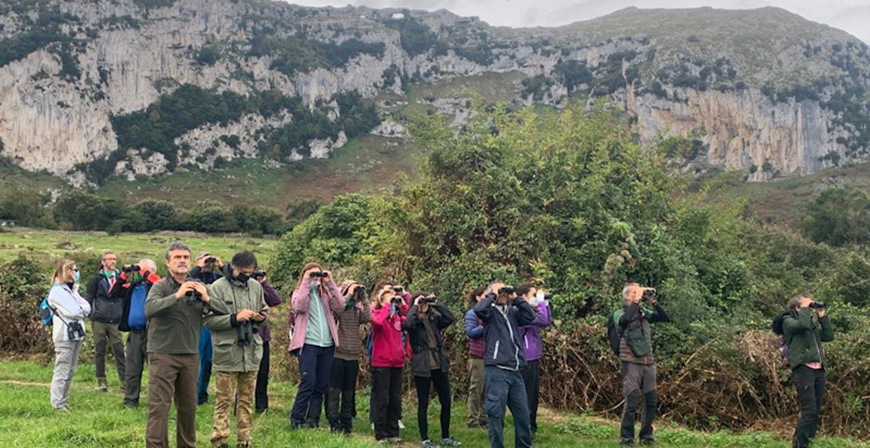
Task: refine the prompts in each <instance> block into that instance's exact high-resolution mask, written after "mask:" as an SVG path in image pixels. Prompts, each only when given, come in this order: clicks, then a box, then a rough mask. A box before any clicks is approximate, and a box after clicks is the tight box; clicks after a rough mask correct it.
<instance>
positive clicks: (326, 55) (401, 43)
mask: <svg viewBox="0 0 870 448" xmlns="http://www.w3.org/2000/svg"><path fill="white" fill-rule="evenodd" d="M143 5H148V6H147V7H146V6H143ZM29 8H30V9H28V7H27V6H24V5H19V6H0V25H2V27H0V38H2V39H3V41H2V42H0V45H6V46H8V47H9V48H12V49H13V50H14V51H12V52H10V53H14V54H15V56H14V57H8V58H7V60H0V138H2V141H3V143H4V150H3V153H2V155H3V156H5V157H8V158H10V159H11V160H13V161H14V162H15V163H17V164H19V165H20V166H22V167H24V168H26V169H28V170H47V171H50V172H52V173H54V174H57V175H60V176H66V177H67V178H68V179H70V180H72V181H73V182H74V183H76V184H79V185H81V184H85V183H89V182H99V181H100V180H101V179H99V176H106V175H119V176H123V177H126V178H129V179H133V178H135V177H136V176H137V175H154V174H162V173H165V172H167V171H172V170H175V169H183V168H184V167H185V166H191V165H197V166H199V167H202V168H206V169H208V168H210V167H213V166H214V165H215V164H216V163H219V161H220V160H224V161H225V160H230V159H233V158H236V157H270V158H272V159H274V160H275V161H276V163H289V162H292V161H294V160H298V159H300V158H304V157H325V156H327V155H328V154H329V153H330V152H331V150H332V149H334V148H335V147H338V146H341V145H343V144H344V142H346V141H347V135H346V131H349V129H346V128H345V126H347V125H346V124H344V123H342V121H341V117H342V114H345V113H346V112H348V111H345V110H341V109H342V106H340V105H339V103H336V102H334V101H333V99H334V98H335V97H336V95H338V94H342V93H347V92H358V93H359V94H360V95H361V96H362V97H363V98H374V97H376V96H378V95H380V94H381V93H383V92H390V93H392V94H397V95H402V94H403V87H406V86H407V85H408V84H409V83H416V82H426V81H431V80H436V79H442V78H451V77H462V76H474V75H479V74H481V73H485V72H492V71H495V72H507V71H519V72H522V73H524V74H526V75H527V76H528V80H527V82H525V83H524V86H523V92H522V93H521V94H520V95H518V97H517V100H518V101H519V100H525V101H527V102H543V103H550V104H554V105H558V106H561V105H564V104H565V103H566V101H567V100H568V99H569V98H588V99H589V101H590V103H591V102H592V101H594V99H595V98H598V97H608V98H609V100H610V102H611V103H613V104H615V105H618V106H620V107H624V108H625V109H626V110H627V111H628V112H629V113H630V114H632V115H633V116H635V117H636V126H637V130H638V133H639V134H640V135H641V137H642V138H644V139H649V138H652V137H654V136H656V135H658V134H667V135H692V136H693V137H692V138H695V139H697V140H700V145H701V146H702V148H700V150H699V151H698V154H696V155H697V156H698V157H699V158H700V159H703V160H704V161H705V162H706V163H708V164H710V165H714V166H719V167H723V168H726V169H745V170H748V172H749V175H748V178H749V179H751V180H765V179H770V178H773V177H775V176H779V175H803V174H808V173H812V172H815V171H817V170H819V169H821V168H824V167H826V166H832V165H836V164H840V163H845V162H848V161H852V160H861V159H863V158H864V157H866V156H867V151H868V149H870V148H868V146H870V144H868V139H867V137H866V135H868V134H870V125H868V122H870V120H868V119H867V117H870V111H868V106H867V104H868V101H867V98H866V95H865V93H864V88H865V87H867V86H868V85H870V81H868V79H870V75H868V71H867V67H870V56H868V55H867V47H866V45H864V44H861V43H858V42H857V41H856V40H854V39H853V38H851V37H849V36H848V35H845V33H839V32H835V30H834V31H830V30H827V31H825V32H824V33H818V37H817V38H816V39H811V38H806V37H805V36H803V35H802V36H799V37H795V38H794V39H792V40H788V39H785V38H783V39H784V41H780V42H778V43H776V44H775V45H773V44H771V45H772V48H773V47H776V48H778V49H779V51H781V54H787V55H789V57H790V58H792V59H790V61H791V62H790V63H789V64H788V66H789V67H791V69H794V67H799V68H801V67H803V68H804V69H805V70H804V69H802V70H803V71H804V72H806V73H808V75H807V76H808V77H805V78H801V79H802V81H789V80H788V79H786V78H785V77H784V76H785V75H783V77H780V76H779V74H778V73H779V72H777V69H776V68H775V67H774V68H771V70H770V71H769V72H759V71H758V70H757V69H755V67H756V66H757V64H756V63H754V60H753V59H752V58H751V57H749V56H747V55H746V54H743V53H740V51H745V50H739V49H735V48H738V46H733V47H731V48H730V49H717V52H716V54H715V55H714V56H716V57H715V58H714V57H712V56H710V55H707V56H706V57H705V55H704V54H702V53H698V52H693V51H692V50H685V51H680V49H679V48H677V46H676V44H674V42H673V41H672V40H669V39H668V36H667V35H660V34H655V33H656V32H654V31H645V30H638V29H633V30H630V31H625V30H620V29H619V26H618V24H619V23H621V22H619V21H615V20H616V19H615V18H614V17H608V18H605V19H603V20H602V23H609V24H610V25H609V27H610V29H612V30H613V33H612V35H611V36H607V33H606V29H607V27H605V31H601V30H599V28H600V26H598V25H596V24H594V23H591V24H587V25H583V24H581V25H579V26H572V27H569V28H563V29H554V30H506V29H498V28H490V27H488V26H487V25H486V24H483V23H479V22H476V21H475V20H473V19H466V18H460V17H457V16H455V15H452V14H449V13H446V12H438V13H418V12H407V11H406V13H407V15H408V17H407V18H406V19H403V20H399V21H396V20H393V19H391V16H392V13H393V12H394V11H392V10H380V11H379V10H372V9H368V8H352V7H348V8H341V9H334V8H329V9H316V8H301V7H296V6H292V5H288V4H283V3H268V2H259V1H254V0H179V1H172V0H150V1H148V2H142V1H139V0H115V1H108V0H105V1H102V0H101V1H96V2H84V1H73V2H61V1H56V2H52V1H47V2H43V3H37V4H35V6H32V7H29ZM781 13H782V14H785V13H784V12H781ZM635 14H636V12H627V13H624V17H623V16H620V17H622V18H621V19H620V20H625V21H628V22H630V21H631V20H629V19H633V18H634V15H635ZM760 15H761V14H760ZM43 19H45V20H43ZM774 20H779V19H776V18H774ZM599 25H600V24H599ZM804 26H805V27H807V28H812V27H813V26H817V27H818V26H820V25H816V24H809V22H806V24H804ZM412 37H413V39H411V38H412ZM693 37H694V36H689V37H688V38H687V41H686V42H683V44H684V45H689V46H691V45H690V44H691V43H692V41H693ZM694 39H695V40H696V41H697V39H699V38H698V37H694ZM421 42H422V44H421ZM780 47H781V48H780ZM759 51H761V52H764V51H765V49H764V48H763V47H760V48H754V49H753V52H759ZM794 55H797V56H794ZM744 56H745V57H744ZM801 57H803V58H804V60H803V61H801V60H798V59H800V58H801ZM795 60H797V62H795ZM300 61H302V62H300ZM294 64H295V65H294ZM300 64H301V65H300ZM750 67H752V68H750ZM820 67H821V68H820ZM771 73H772V74H771ZM817 73H824V74H825V76H820V75H816V74H817ZM810 75H812V76H810ZM818 80H827V81H826V82H817V81H818ZM813 82H817V83H816V84H807V83H813ZM183 85H195V86H199V87H202V88H204V89H209V92H213V95H220V94H222V92H232V93H235V94H238V96H240V97H243V98H253V97H255V96H256V95H260V94H261V93H262V92H266V91H269V92H272V94H273V95H275V94H277V95H280V96H282V97H284V98H298V99H299V100H300V101H301V102H302V104H304V105H305V107H306V108H308V109H309V110H311V111H315V112H317V111H321V112H322V113H323V114H324V115H326V116H328V117H329V120H330V121H332V122H333V123H335V126H332V127H331V128H334V129H331V130H330V131H329V132H319V133H309V134H306V133H304V132H303V130H302V129H303V126H304V125H305V126H307V124H306V123H309V124H310V121H306V120H307V119H308V118H310V117H307V116H304V114H303V112H301V110H290V109H283V110H281V111H270V112H269V113H267V112H265V111H264V109H263V108H262V107H261V108H260V110H251V111H248V112H247V113H244V114H241V115H239V114H236V115H234V114H233V113H232V112H233V111H231V110H230V111H223V113H224V115H225V116H228V117H230V119H226V118H225V117H218V118H213V119H209V118H203V119H202V120H199V121H197V120H196V118H197V117H193V118H194V119H193V120H191V121H192V122H193V123H194V124H192V125H191V126H192V127H191V128H189V129H181V130H173V131H172V132H170V131H168V130H166V128H168V127H171V126H170V125H167V124H166V123H162V122H161V121H160V120H159V116H158V117H155V116H154V113H155V111H159V110H162V109H160V108H159V107H157V105H159V104H161V103H160V102H161V101H170V100H172V101H175V99H171V98H168V95H171V94H172V92H174V91H175V90H176V89H177V88H178V87H179V86H183ZM807 85H809V86H810V88H811V89H812V92H811V93H813V92H816V93H815V94H810V95H807V94H806V92H804V91H803V90H800V89H801V88H805V87H806V86H807ZM429 102H430V103H431V104H434V105H435V106H436V107H437V108H438V109H439V110H442V112H446V113H451V114H453V115H456V118H455V122H456V123H457V124H458V123H461V122H462V120H463V119H464V115H463V114H467V113H468V112H467V110H464V111H460V109H462V108H461V107H459V108H458V109H457V108H456V107H453V106H456V105H457V104H461V101H460V100H459V99H457V98H437V99H435V100H434V101H429ZM258 104H260V103H258ZM439 105H442V106H443V105H451V107H440V106H439ZM345 107H347V106H345ZM158 109H159V110H158ZM454 109H456V110H455V111H454ZM142 111H145V112H146V113H148V114H150V115H148V116H147V119H148V120H150V123H151V124H150V125H149V124H148V122H146V120H145V116H144V115H143V117H142V120H141V123H140V124H137V125H135V126H128V127H127V128H118V125H117V120H118V119H119V117H120V118H123V117H129V116H131V114H136V113H142ZM451 111H453V112H451ZM387 115H388V114H387V113H386V112H385V111H383V110H381V111H380V117H379V118H378V120H377V121H383V120H387V121H390V120H389V119H390V117H388V116H387ZM306 117H307V118H306ZM318 123H319V126H321V127H330V126H329V125H327V124H325V122H323V121H322V120H321V121H320V122H318ZM297 124H298V127H299V129H296V128H294V126H297ZM146 127H148V130H147V132H146V130H143V129H145V128H146ZM391 127H392V125H391V126H388V128H391ZM371 128H374V126H371ZM306 129H307V128H306ZM372 130H373V132H375V133H380V134H383V133H384V132H386V131H385V128H384V127H383V126H381V127H378V128H376V129H372ZM118 132H124V133H130V135H127V134H125V135H118ZM149 132H150V133H151V134H155V133H157V134H159V135H158V136H159V137H166V139H167V140H168V142H164V143H161V144H157V143H153V140H154V139H153V138H152V139H150V140H149V138H150V137H153V135H151V134H148V133H149ZM161 132H162V134H160V133H161ZM357 132H359V131H358V130H357ZM143 133H144V134H147V135H145V137H143V136H142V135H141V134H143ZM389 133H390V134H391V135H394V136H396V137H397V138H404V137H403V136H404V135H405V133H404V131H403V130H402V131H401V132H399V131H396V132H393V131H392V130H390V132H389ZM302 140H304V141H302ZM306 141H307V143H305V142H306ZM119 142H137V143H135V144H131V143H128V144H126V145H119ZM139 142H142V143H141V144H140V143H139ZM149 142H150V143H149ZM131 145H132V146H131ZM122 146H123V147H122ZM100 160H104V161H106V162H105V163H106V164H108V165H109V169H108V171H105V170H104V171H103V172H101V173H102V174H99V175H97V176H96V177H97V178H95V176H94V175H93V172H94V171H93V170H89V169H88V166H89V165H91V164H94V163H95V162H96V161H100ZM85 173H89V174H88V176H86V175H85Z"/></svg>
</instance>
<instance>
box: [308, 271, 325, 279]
mask: <svg viewBox="0 0 870 448" xmlns="http://www.w3.org/2000/svg"><path fill="white" fill-rule="evenodd" d="M308 277H309V278H326V277H329V274H327V273H326V272H312V273H311V274H308Z"/></svg>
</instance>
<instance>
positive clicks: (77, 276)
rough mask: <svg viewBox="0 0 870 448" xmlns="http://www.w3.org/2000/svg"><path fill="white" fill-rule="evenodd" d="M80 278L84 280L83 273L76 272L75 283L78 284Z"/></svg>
mask: <svg viewBox="0 0 870 448" xmlns="http://www.w3.org/2000/svg"><path fill="white" fill-rule="evenodd" d="M80 278H82V275H81V273H80V272H79V271H76V273H75V274H73V281H74V282H76V283H78V282H79V279H80Z"/></svg>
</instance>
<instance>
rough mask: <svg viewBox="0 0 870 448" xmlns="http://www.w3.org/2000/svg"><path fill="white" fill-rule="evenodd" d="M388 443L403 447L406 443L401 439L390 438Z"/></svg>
mask: <svg viewBox="0 0 870 448" xmlns="http://www.w3.org/2000/svg"><path fill="white" fill-rule="evenodd" d="M387 443H391V444H393V445H403V444H404V443H405V441H404V440H402V438H401V437H390V438H388V439H387Z"/></svg>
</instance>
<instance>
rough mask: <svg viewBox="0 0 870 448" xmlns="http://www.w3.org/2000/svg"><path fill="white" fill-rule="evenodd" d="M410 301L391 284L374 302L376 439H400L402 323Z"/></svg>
mask: <svg viewBox="0 0 870 448" xmlns="http://www.w3.org/2000/svg"><path fill="white" fill-rule="evenodd" d="M407 312H408V305H407V304H405V301H404V300H403V299H402V297H400V296H397V295H396V292H395V291H394V290H393V289H392V288H383V289H381V290H380V291H378V295H377V298H376V300H375V303H374V304H373V305H372V391H373V396H374V400H373V401H374V403H373V406H374V415H373V417H374V421H375V439H376V440H384V441H387V442H391V443H400V442H401V439H400V438H399V417H400V415H401V411H402V368H403V367H404V366H405V352H404V350H403V347H402V324H403V323H404V322H405V315H406V313H407Z"/></svg>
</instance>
